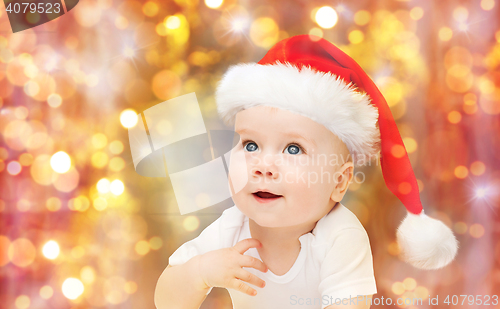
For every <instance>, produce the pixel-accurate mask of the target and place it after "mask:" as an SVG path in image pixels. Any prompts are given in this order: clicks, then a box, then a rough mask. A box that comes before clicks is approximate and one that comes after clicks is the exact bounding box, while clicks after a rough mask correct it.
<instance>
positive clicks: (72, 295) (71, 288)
mask: <svg viewBox="0 0 500 309" xmlns="http://www.w3.org/2000/svg"><path fill="white" fill-rule="evenodd" d="M61 290H62V293H63V295H64V296H65V297H66V298H68V299H77V298H78V297H79V296H80V295H82V294H83V291H84V290H85V288H84V286H83V283H82V282H81V281H80V280H78V279H77V278H67V279H66V280H64V282H63V284H62V288H61Z"/></svg>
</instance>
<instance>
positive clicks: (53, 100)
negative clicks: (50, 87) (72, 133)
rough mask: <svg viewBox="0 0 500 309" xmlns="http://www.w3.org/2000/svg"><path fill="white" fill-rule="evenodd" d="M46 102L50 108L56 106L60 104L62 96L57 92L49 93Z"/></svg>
mask: <svg viewBox="0 0 500 309" xmlns="http://www.w3.org/2000/svg"><path fill="white" fill-rule="evenodd" d="M47 104H49V106H50V107H52V108H58V107H59V106H61V104H62V98H61V96H60V95H58V94H57V93H51V94H50V95H49V96H48V98H47Z"/></svg>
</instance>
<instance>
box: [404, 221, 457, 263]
mask: <svg viewBox="0 0 500 309" xmlns="http://www.w3.org/2000/svg"><path fill="white" fill-rule="evenodd" d="M396 235H397V242H398V245H399V247H400V249H401V256H402V258H403V259H404V260H405V261H406V262H407V263H410V264H411V265H413V266H415V267H417V268H421V269H438V268H442V267H444V266H446V265H448V264H449V263H450V262H451V261H453V259H454V258H455V256H456V254H457V250H458V241H457V239H456V238H455V236H454V235H453V232H452V231H451V230H450V228H449V227H447V226H446V225H445V224H444V223H443V222H441V221H439V220H436V219H433V218H431V217H429V216H427V215H426V214H424V212H423V211H422V212H421V213H420V214H418V215H416V214H413V213H410V212H408V214H407V215H406V217H405V218H404V220H403V222H402V223H401V225H400V226H399V228H398V231H397V233H396Z"/></svg>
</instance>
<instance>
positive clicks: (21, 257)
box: [8, 238, 36, 267]
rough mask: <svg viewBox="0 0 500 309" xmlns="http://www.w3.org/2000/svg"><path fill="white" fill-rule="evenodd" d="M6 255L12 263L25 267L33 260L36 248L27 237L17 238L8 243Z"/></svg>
mask: <svg viewBox="0 0 500 309" xmlns="http://www.w3.org/2000/svg"><path fill="white" fill-rule="evenodd" d="M8 256H9V259H10V261H11V262H12V263H13V264H14V265H16V266H19V267H27V266H29V265H31V263H33V261H34V260H35V257H36V249H35V246H34V245H33V243H32V242H31V241H30V240H29V239H26V238H18V239H16V240H14V241H13V242H11V243H10V246H9V249H8Z"/></svg>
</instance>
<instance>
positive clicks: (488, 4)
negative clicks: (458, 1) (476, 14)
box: [481, 0, 495, 11]
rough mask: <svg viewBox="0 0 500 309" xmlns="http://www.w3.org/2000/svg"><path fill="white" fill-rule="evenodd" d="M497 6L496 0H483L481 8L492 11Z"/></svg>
mask: <svg viewBox="0 0 500 309" xmlns="http://www.w3.org/2000/svg"><path fill="white" fill-rule="evenodd" d="M494 7H495V0H481V8H482V9H483V10H485V11H491V10H492V9H493V8H494Z"/></svg>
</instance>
